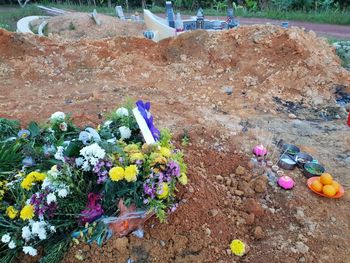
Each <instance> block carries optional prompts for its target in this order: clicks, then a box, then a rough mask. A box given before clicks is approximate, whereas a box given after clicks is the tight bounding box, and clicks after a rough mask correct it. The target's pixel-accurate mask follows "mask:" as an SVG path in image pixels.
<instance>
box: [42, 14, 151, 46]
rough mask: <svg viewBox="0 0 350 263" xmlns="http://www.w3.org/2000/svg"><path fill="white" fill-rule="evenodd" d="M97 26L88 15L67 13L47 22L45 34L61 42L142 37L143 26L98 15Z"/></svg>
mask: <svg viewBox="0 0 350 263" xmlns="http://www.w3.org/2000/svg"><path fill="white" fill-rule="evenodd" d="M97 17H98V19H99V20H100V21H101V25H97V24H96V23H95V21H94V20H93V19H92V18H91V16H90V14H88V13H77V12H74V13H68V14H65V15H61V16H56V17H52V18H50V19H49V20H48V25H47V34H48V35H49V36H50V37H59V38H60V39H63V40H80V39H102V38H107V37H123V36H125V37H143V31H145V30H146V28H145V25H144V24H141V23H137V22H132V21H123V20H120V19H118V18H116V17H111V16H107V15H102V14H98V15H97Z"/></svg>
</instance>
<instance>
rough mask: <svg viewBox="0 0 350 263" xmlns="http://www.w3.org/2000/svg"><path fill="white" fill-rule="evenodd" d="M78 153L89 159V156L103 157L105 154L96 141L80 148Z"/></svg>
mask: <svg viewBox="0 0 350 263" xmlns="http://www.w3.org/2000/svg"><path fill="white" fill-rule="evenodd" d="M80 154H81V155H82V156H84V158H85V159H86V160H90V158H91V157H95V158H98V159H103V158H104V157H105V155H106V151H105V150H104V149H102V148H101V147H100V146H99V145H98V144H97V143H94V144H91V145H89V146H86V147H84V148H83V149H81V150H80Z"/></svg>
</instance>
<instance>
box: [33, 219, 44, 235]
mask: <svg viewBox="0 0 350 263" xmlns="http://www.w3.org/2000/svg"><path fill="white" fill-rule="evenodd" d="M31 224H32V233H33V234H34V235H38V234H39V231H40V228H42V223H41V222H40V221H33V222H31Z"/></svg>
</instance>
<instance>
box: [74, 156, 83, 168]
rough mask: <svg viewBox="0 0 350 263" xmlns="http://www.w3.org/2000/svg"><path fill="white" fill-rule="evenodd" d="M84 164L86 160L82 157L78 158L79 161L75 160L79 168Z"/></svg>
mask: <svg viewBox="0 0 350 263" xmlns="http://www.w3.org/2000/svg"><path fill="white" fill-rule="evenodd" d="M83 162H84V158H82V157H78V158H77V159H75V165H76V166H78V167H80V166H82V165H83Z"/></svg>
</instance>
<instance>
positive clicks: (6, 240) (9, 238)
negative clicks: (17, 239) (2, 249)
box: [1, 234, 11, 243]
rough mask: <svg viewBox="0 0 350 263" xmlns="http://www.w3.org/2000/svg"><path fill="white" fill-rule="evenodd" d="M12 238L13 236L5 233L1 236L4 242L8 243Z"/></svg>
mask: <svg viewBox="0 0 350 263" xmlns="http://www.w3.org/2000/svg"><path fill="white" fill-rule="evenodd" d="M10 240H11V236H10V235H9V234H5V235H3V236H2V238H1V242H2V243H8V242H10Z"/></svg>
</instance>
